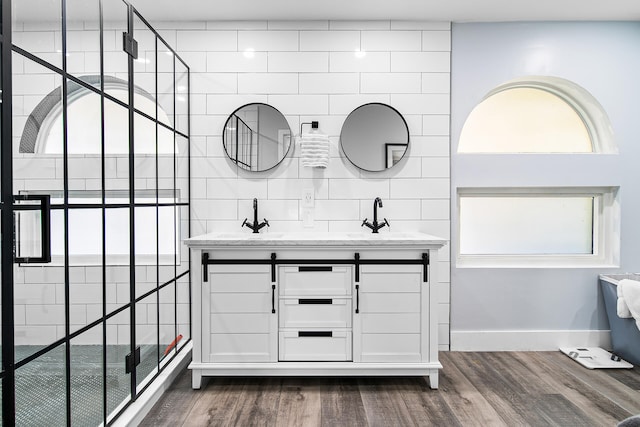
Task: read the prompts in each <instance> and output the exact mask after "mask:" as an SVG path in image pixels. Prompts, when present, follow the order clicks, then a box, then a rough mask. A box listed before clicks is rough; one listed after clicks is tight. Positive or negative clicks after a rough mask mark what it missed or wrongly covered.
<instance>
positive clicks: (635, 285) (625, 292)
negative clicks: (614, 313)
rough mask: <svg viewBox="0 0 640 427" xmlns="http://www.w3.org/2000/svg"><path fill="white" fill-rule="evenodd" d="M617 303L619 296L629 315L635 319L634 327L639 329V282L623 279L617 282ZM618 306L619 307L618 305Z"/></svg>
mask: <svg viewBox="0 0 640 427" xmlns="http://www.w3.org/2000/svg"><path fill="white" fill-rule="evenodd" d="M618 289H619V293H618V295H619V296H618V301H620V294H622V298H623V300H624V303H625V304H626V305H627V307H628V309H629V311H630V312H631V315H632V316H633V318H634V319H636V326H637V327H638V329H640V282H638V281H637V280H629V279H623V280H621V281H620V282H618ZM618 305H620V304H619V303H618Z"/></svg>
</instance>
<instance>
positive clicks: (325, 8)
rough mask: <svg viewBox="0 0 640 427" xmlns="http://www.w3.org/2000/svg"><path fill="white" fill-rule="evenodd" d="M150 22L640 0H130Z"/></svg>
mask: <svg viewBox="0 0 640 427" xmlns="http://www.w3.org/2000/svg"><path fill="white" fill-rule="evenodd" d="M129 1H130V3H131V4H133V5H134V6H135V7H136V9H138V11H139V12H140V13H141V14H142V15H143V16H144V17H145V18H146V19H147V20H148V21H150V22H154V21H181V20H196V21H203V20H327V19H329V20H411V21H454V22H486V21H541V20H552V21H558V20H563V21H564V20H571V21H575V20H580V21H589V20H596V21H608V20H616V21H619V20H623V21H635V20H640V1H639V0H533V1H532V0H316V1H311V0H179V1H176V0H129Z"/></svg>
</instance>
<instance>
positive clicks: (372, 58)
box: [329, 51, 391, 73]
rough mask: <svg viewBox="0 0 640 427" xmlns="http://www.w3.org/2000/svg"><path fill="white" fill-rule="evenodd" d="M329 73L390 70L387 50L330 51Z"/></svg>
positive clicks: (389, 55) (389, 56) (389, 57)
mask: <svg viewBox="0 0 640 427" xmlns="http://www.w3.org/2000/svg"><path fill="white" fill-rule="evenodd" d="M329 61H330V66H329V71H330V72H331V73H344V72H353V73H367V72H368V73H376V72H389V71H390V70H391V54H390V53H389V52H363V53H362V54H359V55H357V54H356V52H353V51H352V52H331V53H330V55H329Z"/></svg>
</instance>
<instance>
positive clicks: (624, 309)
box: [616, 279, 633, 319]
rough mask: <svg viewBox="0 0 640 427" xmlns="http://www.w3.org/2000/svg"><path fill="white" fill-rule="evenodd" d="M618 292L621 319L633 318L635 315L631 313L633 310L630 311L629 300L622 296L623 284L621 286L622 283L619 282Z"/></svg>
mask: <svg viewBox="0 0 640 427" xmlns="http://www.w3.org/2000/svg"><path fill="white" fill-rule="evenodd" d="M625 280H626V279H625ZM616 292H617V293H618V300H617V303H618V304H617V306H616V309H617V310H616V311H617V312H618V317H620V318H621V319H631V318H632V317H633V316H632V315H631V311H629V306H628V305H627V302H626V301H625V300H624V296H622V286H620V283H618V286H616Z"/></svg>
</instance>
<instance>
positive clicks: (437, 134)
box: [14, 21, 451, 349]
mask: <svg viewBox="0 0 640 427" xmlns="http://www.w3.org/2000/svg"><path fill="white" fill-rule="evenodd" d="M85 28H88V29H91V28H92V27H91V25H85ZM107 28H108V27H107ZM156 28H159V29H161V34H162V36H163V38H165V39H166V40H167V41H168V42H169V43H170V44H171V43H175V44H174V46H176V50H177V52H178V53H179V54H180V56H181V57H183V58H184V59H185V60H186V62H187V63H188V64H189V66H190V68H191V106H190V107H191V136H192V139H191V155H192V159H191V174H192V182H191V197H192V232H193V233H196V234H197V233H204V232H210V231H215V230H229V229H238V230H240V225H241V223H242V220H243V219H244V218H245V217H250V216H251V215H252V207H251V201H252V199H253V198H254V197H257V198H258V199H259V203H260V204H259V208H260V212H259V213H260V216H263V217H265V218H267V219H268V220H269V222H270V224H271V227H270V230H269V231H282V230H284V231H288V230H302V231H304V230H316V231H338V230H342V231H354V230H360V224H361V222H362V219H364V218H365V217H369V216H371V214H372V203H373V198H375V197H381V198H382V199H383V202H384V207H383V208H382V209H381V210H380V211H379V214H380V215H381V216H384V217H386V218H388V220H389V222H390V223H391V229H392V230H395V231H403V230H420V231H424V232H428V233H431V234H435V235H439V236H442V237H446V238H448V236H449V221H450V217H449V197H450V191H449V173H450V172H449V147H450V143H449V113H450V105H449V92H450V90H449V88H450V84H449V82H450V75H449V72H450V48H451V34H450V24H449V23H447V22H405V21H403V22H395V21H366V22H365V21H304V22H295V21H229V22H188V23H182V22H181V23H159V25H157V26H156ZM94 29H95V27H94ZM35 30H37V29H34V32H36V31H35ZM40 31H42V30H40ZM117 32H118V31H112V33H113V34H111V32H110V31H108V32H107V34H108V37H107V40H109V41H108V42H107V43H106V46H107V48H109V49H114V51H113V52H109V53H108V55H106V57H107V62H106V63H105V66H106V67H107V70H108V72H109V74H111V75H120V76H121V77H126V75H122V74H118V73H123V72H126V63H124V64H123V55H122V54H121V53H120V52H117V51H116V49H117V46H118V44H117V43H116V42H114V41H113V40H116V36H117V34H116V33H117ZM24 33H27V34H24V36H21V37H22V38H21V40H23V41H24V43H35V44H36V46H37V47H38V49H40V50H43V49H44V47H42V46H41V45H40V43H42V42H41V40H42V38H41V37H40V36H41V32H38V34H31V33H30V32H29V31H25V32H24ZM52 33H55V31H53V32H52ZM91 34H93V32H92V33H91ZM93 39H94V37H92V39H91V40H87V41H85V42H83V41H82V39H78V38H76V39H75V40H74V43H73V45H72V47H73V49H74V51H76V50H77V51H78V53H82V54H83V57H84V63H85V64H87V65H86V67H87V68H86V69H87V70H88V69H89V68H90V67H91V68H92V67H93V65H92V64H95V55H97V52H93V51H92V49H95V43H94V42H93ZM51 40H55V38H54V37H52V38H51ZM112 41H113V42H112ZM48 43H49V42H48ZM45 47H46V46H45ZM92 55H93V59H91V56H92ZM81 65H82V63H80V64H74V70H75V69H79V68H78V67H80V66H81ZM31 68H37V67H33V66H31V64H29V62H28V61H17V62H16V64H15V69H16V70H17V71H16V72H19V73H20V74H19V75H18V76H16V77H17V79H16V77H14V85H16V89H14V90H16V93H17V95H16V96H15V97H14V104H15V103H19V105H20V106H21V108H22V109H24V110H25V111H26V112H25V116H26V115H28V114H29V112H30V109H31V108H32V107H33V106H34V105H35V104H37V102H39V100H38V97H42V96H44V95H46V93H48V91H50V90H52V89H53V88H54V87H55V84H54V79H53V78H52V77H51V76H50V75H47V74H46V73H44V74H42V75H40V74H36V75H34V74H33V73H38V72H39V70H38V69H36V70H32V72H31V71H30V69H31ZM22 73H24V74H22ZM36 95H37V96H36ZM34 96H35V97H34ZM34 98H35V99H34ZM40 99H41V98H40ZM250 102H263V103H268V104H270V105H272V106H274V107H275V108H277V109H279V110H280V111H281V112H282V113H283V114H284V115H285V117H286V119H287V121H288V122H289V125H290V127H291V129H292V131H293V133H294V134H298V133H299V132H300V123H303V122H310V121H312V120H318V121H319V123H320V130H321V131H322V132H324V133H326V134H328V135H329V138H330V141H331V152H330V155H331V159H330V163H329V167H328V168H327V169H326V170H319V169H308V168H303V167H301V166H300V164H299V149H297V148H294V149H292V150H291V151H290V152H289V155H288V157H287V158H286V159H285V160H284V161H283V162H282V163H281V164H280V165H278V166H277V167H276V168H274V169H272V170H270V171H267V172H261V173H249V172H246V171H244V170H240V169H238V168H237V167H236V166H235V165H234V164H233V163H232V162H230V161H229V160H228V159H227V158H226V155H225V153H224V150H223V148H222V129H223V127H224V123H225V121H226V119H227V117H228V115H229V114H230V113H231V112H233V111H234V110H235V109H237V108H238V107H240V106H242V105H244V104H247V103H250ZM368 102H383V103H386V104H389V105H391V106H392V107H394V108H396V109H397V110H398V111H399V112H400V113H401V114H402V115H403V116H404V117H405V120H406V121H407V124H408V127H409V131H410V140H411V143H410V144H411V145H410V148H409V150H408V152H407V155H406V156H405V158H404V159H403V160H402V161H401V162H400V163H399V164H398V165H397V166H396V167H394V168H393V169H390V170H387V171H385V172H381V173H369V172H364V171H361V170H359V169H358V168H356V167H354V166H353V165H352V164H351V163H349V161H348V160H347V159H345V158H344V155H343V154H342V152H341V150H340V148H339V139H340V131H341V128H342V124H343V123H344V120H345V118H346V117H347V115H348V114H349V113H350V112H351V111H352V110H353V109H355V108H356V107H358V106H360V105H362V104H364V103H368ZM19 119H20V118H19V117H18V118H16V123H17V122H18V120H19ZM21 130H22V129H21V126H18V128H17V129H16V132H17V133H18V134H19V133H20V132H21ZM18 136H19V135H18ZM17 141H19V138H18V139H17V140H16V142H15V143H16V144H17ZM51 160H52V159H51V158H49V157H47V158H43V159H42V160H40V158H39V160H38V161H37V162H38V164H39V166H38V167H37V168H36V167H31V166H32V164H33V163H32V162H33V161H34V160H33V159H32V158H29V157H28V156H26V158H25V159H20V160H19V162H18V163H17V165H18V170H20V171H23V172H24V175H23V176H19V177H18V178H17V180H16V182H17V187H19V188H34V186H36V183H38V185H44V184H46V180H47V179H49V178H50V177H52V176H53V177H57V176H58V171H57V166H58V165H57V163H55V162H53V163H51ZM56 160H57V159H56ZM87 168H88V166H87V167H83V166H80V165H78V167H77V168H74V181H75V180H77V179H78V178H81V176H79V175H81V172H82V171H83V170H84V171H85V172H86V173H87V175H86V177H85V179H87V182H86V184H85V185H86V187H87V188H93V187H94V186H95V185H96V183H94V182H92V181H95V177H94V176H93V175H95V173H93V172H91V170H90V168H88V169H87ZM89 178H90V179H89ZM123 178H124V179H122V181H124V184H125V185H126V182H127V180H126V176H125V177H123ZM31 181H33V183H34V184H33V186H31V185H30V184H29V183H30V182H31ZM111 181H113V182H114V185H115V181H116V180H115V179H114V180H111ZM77 185H80V183H77ZM141 185H142V184H141ZM36 187H37V186H36ZM57 187H58V186H57V185H56V188H57ZM304 188H313V189H314V193H315V199H316V204H315V208H314V213H313V217H314V221H313V224H312V227H310V228H307V227H305V226H304V224H303V222H302V207H301V193H302V189H304ZM440 258H441V259H440V262H439V265H438V268H439V274H438V279H437V280H438V283H437V289H438V291H437V295H438V302H439V311H438V316H439V321H438V322H439V329H438V330H439V342H440V348H441V349H448V346H449V303H450V301H449V295H450V292H449V263H450V255H449V246H448V245H447V246H446V247H445V248H444V249H442V250H441V251H440ZM90 269H91V267H84V268H82V267H74V268H73V270H74V273H73V274H74V275H77V277H80V278H82V277H84V278H85V280H86V281H87V283H88V282H90V280H89V279H90V278H89V276H90V272H89V270H90ZM27 270H28V269H27ZM76 270H77V271H76ZM81 270H86V272H84V271H81ZM83 274H84V275H85V276H83ZM153 274H155V272H154V273H153ZM125 276H127V275H126V274H125ZM146 279H149V277H146ZM99 280H101V278H99ZM127 281H128V277H122V278H113V279H112V275H109V280H108V283H109V284H110V286H112V287H113V288H117V289H118V291H117V292H116V290H115V289H110V290H108V292H107V294H108V295H112V296H111V297H109V298H110V299H109V301H108V303H109V304H113V305H114V306H116V307H117V306H118V304H117V303H115V301H116V295H117V301H118V303H122V302H124V301H126V299H127V298H128V283H127ZM24 282H25V283H24V286H25V288H26V289H27V291H25V292H18V294H17V298H18V297H20V298H22V300H17V303H18V306H19V307H18V308H17V309H16V316H17V317H16V323H17V324H20V325H21V327H23V328H24V330H21V333H20V335H19V336H17V337H16V339H17V340H20V341H26V340H29V339H34V340H35V339H39V338H42V337H43V336H46V337H47V340H48V339H49V338H50V335H51V334H55V333H56V331H55V329H56V328H53V330H52V329H51V327H50V323H42V322H44V321H45V320H46V321H47V322H48V321H49V320H50V319H51V316H44V315H43V311H42V310H41V308H40V305H42V304H43V300H42V298H38V299H37V300H34V301H31V300H30V299H29V298H30V297H29V295H31V294H32V292H31V291H30V290H31V289H33V290H35V289H36V288H39V287H43V286H44V287H46V285H45V284H44V283H46V282H43V281H42V278H41V277H31V274H25V275H24ZM79 282H80V281H79V280H76V279H74V280H73V283H74V288H77V287H79ZM91 286H92V287H93V284H92V285H91ZM31 287H34V288H31ZM42 292H44V290H43V291H42ZM43 295H44V294H43ZM87 295H89V294H87V293H85V292H78V295H77V296H73V300H74V301H73V302H74V310H73V317H72V319H73V321H74V322H78V323H84V322H85V321H87V315H88V313H89V308H86V310H83V309H82V304H83V303H86V304H87V307H88V306H89V305H90V302H89V301H87V300H86V298H87ZM181 302H182V304H179V306H178V310H179V316H178V317H179V319H180V320H181V321H184V319H185V318H186V317H187V316H188V314H186V313H188V309H187V308H186V305H185V304H184V303H183V300H182V301H181ZM46 303H47V304H48V303H52V304H53V303H57V304H59V303H60V301H59V300H58V299H56V298H55V296H54V297H53V299H49V298H47V299H46ZM30 304H34V305H36V306H35V307H31V308H29V310H26V309H25V307H27V306H28V305H30ZM92 309H93V308H92ZM154 311H155V309H154ZM29 313H31V314H33V316H31V317H32V318H31V317H30V314H29ZM50 313H56V311H55V310H51V311H50ZM116 317H117V318H114V319H113V320H112V321H110V322H109V328H108V335H109V339H110V341H112V342H114V341H119V340H126V339H128V333H129V331H128V316H116ZM149 318H150V317H149V316H146V318H145V319H147V320H148V319H149ZM151 319H152V320H153V316H151ZM36 320H37V321H38V322H39V323H36V324H34V323H33V322H34V321H36ZM140 321H141V322H144V321H146V320H144V319H142V317H140ZM18 322H22V323H18ZM23 324H24V325H23ZM30 326H33V329H29V328H30ZM58 329H61V328H58ZM62 329H63V328H62Z"/></svg>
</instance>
